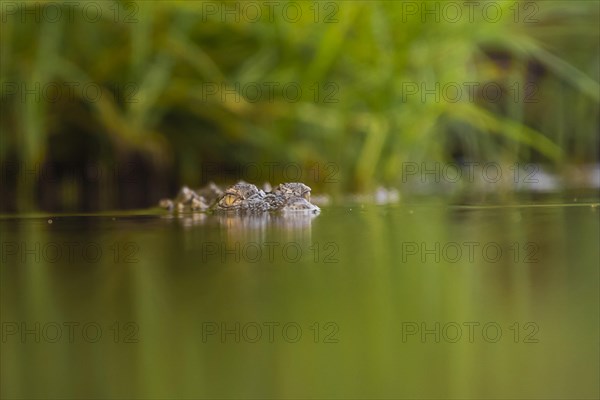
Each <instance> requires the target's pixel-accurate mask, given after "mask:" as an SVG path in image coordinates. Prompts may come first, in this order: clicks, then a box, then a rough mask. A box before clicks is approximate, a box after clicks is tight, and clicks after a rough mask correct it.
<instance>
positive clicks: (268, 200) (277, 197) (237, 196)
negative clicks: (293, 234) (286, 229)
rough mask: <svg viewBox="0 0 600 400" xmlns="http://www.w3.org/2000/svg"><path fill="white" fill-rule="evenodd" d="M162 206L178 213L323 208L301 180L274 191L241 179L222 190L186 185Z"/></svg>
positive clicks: (286, 210)
mask: <svg viewBox="0 0 600 400" xmlns="http://www.w3.org/2000/svg"><path fill="white" fill-rule="evenodd" d="M160 206H161V207H163V208H166V209H168V210H173V209H176V210H177V211H178V212H185V211H207V210H211V211H213V212H217V213H220V212H237V213H264V212H269V211H273V212H275V211H277V212H282V213H290V212H309V213H317V212H319V211H320V209H319V207H317V206H315V205H314V204H312V203H311V202H310V187H308V186H306V185H305V184H303V183H299V182H289V183H282V184H280V185H279V186H277V187H276V188H275V190H273V191H272V192H269V193H265V192H264V191H263V190H260V189H259V188H257V187H256V186H254V185H252V184H250V183H246V182H242V181H240V182H238V183H236V184H235V185H233V186H230V187H229V188H227V189H226V190H225V191H224V192H222V191H221V190H220V189H219V187H218V186H216V185H215V184H214V183H212V182H211V183H210V184H209V185H207V186H206V187H204V188H201V189H199V190H198V191H196V192H194V191H193V190H190V189H189V188H187V187H185V186H184V187H183V188H182V189H181V191H180V192H179V195H178V196H177V197H176V198H175V199H174V200H169V199H165V200H161V202H160Z"/></svg>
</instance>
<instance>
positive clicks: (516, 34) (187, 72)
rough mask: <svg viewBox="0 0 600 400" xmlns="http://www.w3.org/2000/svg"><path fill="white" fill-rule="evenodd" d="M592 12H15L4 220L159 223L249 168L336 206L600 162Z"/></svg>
mask: <svg viewBox="0 0 600 400" xmlns="http://www.w3.org/2000/svg"><path fill="white" fill-rule="evenodd" d="M599 7H600V6H599V3H598V2H596V1H535V2H533V1H527V2H515V1H501V2H479V3H477V4H476V5H473V4H472V5H471V6H465V4H463V3H462V2H396V1H366V2H362V1H343V2H330V1H323V2H289V3H286V2H281V3H277V5H273V4H270V3H268V2H267V3H265V2H249V3H244V2H202V1H185V2H183V1H181V2H176V1H146V2H121V1H118V2H117V1H102V2H94V1H91V2H87V1H79V2H75V3H68V2H67V3H64V4H63V3H60V2H44V1H35V2H27V1H19V2H10V1H7V2H3V3H2V28H1V39H0V40H1V42H0V47H1V60H0V62H1V64H0V80H1V88H2V121H1V125H0V129H1V134H0V138H1V153H0V157H1V159H2V166H3V169H2V179H3V182H2V183H3V184H2V186H3V189H4V190H3V193H2V209H3V210H4V211H26V210H34V209H38V208H40V207H41V208H46V209H54V208H61V207H63V208H67V209H68V208H82V207H83V208H87V209H102V208H132V207H146V206H149V205H153V204H156V201H157V200H158V199H159V198H160V197H161V196H167V195H169V196H170V195H173V194H174V192H175V191H176V190H177V188H178V187H179V186H180V185H181V184H184V183H185V184H189V185H200V184H202V183H205V182H206V181H207V180H210V179H213V177H211V176H209V175H210V172H211V168H212V171H215V170H216V171H218V173H217V174H215V175H216V179H214V180H228V179H227V178H229V177H230V175H235V176H231V177H230V178H231V180H233V179H237V178H244V176H240V175H244V172H247V171H246V170H245V169H243V168H242V173H241V174H235V173H231V171H232V170H233V171H235V170H236V168H238V170H239V166H244V165H248V163H269V162H277V163H293V164H294V165H295V166H299V167H300V168H303V169H305V170H307V171H308V170H310V169H311V168H315V167H314V166H317V167H316V168H318V169H320V170H321V171H325V172H327V170H330V171H333V170H335V172H336V179H335V181H334V182H324V180H323V179H313V180H312V181H311V182H308V183H310V184H312V185H313V186H315V187H316V188H317V189H319V190H322V191H326V192H333V193H339V192H350V191H357V192H362V191H368V190H372V189H373V188H375V187H376V186H377V185H379V184H385V185H390V186H395V187H398V186H400V185H401V183H402V182H401V178H402V177H401V174H402V172H401V171H402V165H404V163H407V162H413V161H417V162H421V161H423V160H426V161H431V162H451V161H456V160H459V161H461V160H463V161H464V160H471V161H485V162H498V163H503V164H506V165H510V164H512V163H515V162H524V163H527V162H535V163H539V164H542V165H545V166H546V167H547V168H550V170H552V171H554V172H556V173H561V172H562V171H565V170H566V166H567V165H580V164H589V163H597V160H598V147H599V134H598V133H599V113H598V110H599V107H598V103H599V100H600V86H599V81H600V79H599V68H600V61H599V60H600V59H599V53H598V48H599V45H600V43H599V25H598V20H599V18H600V13H599ZM269 88H272V89H269ZM298 89H299V90H298ZM271 90H272V91H271ZM236 93H237V94H236ZM281 165H286V164H281ZM207 166H210V168H209V167H207ZM90 170H91V171H90ZM98 170H100V173H98ZM321 173H323V172H321ZM90 175H93V176H94V177H93V179H92V177H90ZM99 175H101V176H99ZM73 176H75V178H74V177H73ZM246 178H250V179H251V177H246ZM261 178H262V176H261ZM281 178H282V177H281V174H280V175H279V176H276V177H275V179H274V180H275V181H280V180H282V179H281ZM304 180H306V179H304ZM92 181H93V182H92ZM309 181H310V180H309ZM259 183H260V182H259Z"/></svg>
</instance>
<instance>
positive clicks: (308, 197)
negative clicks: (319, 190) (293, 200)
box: [302, 192, 310, 201]
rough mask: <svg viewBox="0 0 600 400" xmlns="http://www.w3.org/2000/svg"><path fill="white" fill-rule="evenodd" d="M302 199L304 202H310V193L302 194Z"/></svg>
mask: <svg viewBox="0 0 600 400" xmlns="http://www.w3.org/2000/svg"><path fill="white" fill-rule="evenodd" d="M302 197H303V198H304V200H307V201H310V192H304V193H302Z"/></svg>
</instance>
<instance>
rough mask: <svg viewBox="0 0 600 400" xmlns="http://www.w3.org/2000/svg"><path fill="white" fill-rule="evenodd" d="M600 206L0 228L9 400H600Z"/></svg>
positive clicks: (71, 221) (367, 209)
mask: <svg viewBox="0 0 600 400" xmlns="http://www.w3.org/2000/svg"><path fill="white" fill-rule="evenodd" d="M599 212H600V209H599V208H598V205H597V201H591V202H583V204H582V202H581V201H579V202H577V203H571V204H564V203H560V204H557V203H553V202H549V203H547V204H538V205H533V204H513V205H510V206H490V207H461V206H448V205H443V204H439V203H437V202H420V203H419V204H398V205H385V206H375V205H364V206H361V205H359V204H353V205H347V206H344V207H341V206H335V207H325V208H324V209H323V211H322V213H321V215H319V216H317V217H316V218H302V217H296V218H291V219H290V218H288V219H285V218H281V217H276V216H271V217H268V218H237V217H222V218H217V217H212V216H206V215H195V216H187V217H184V218H173V217H168V216H165V215H164V214H157V213H154V212H152V213H148V212H147V211H144V212H139V213H131V214H102V215H87V216H53V215H43V216H40V215H37V216H29V217H18V218H17V217H4V218H3V219H1V220H0V234H1V236H2V268H1V271H0V272H1V275H0V278H1V279H0V284H1V300H2V307H1V311H2V315H1V319H2V352H1V380H2V385H0V386H1V388H2V389H1V392H2V393H1V394H2V397H3V398H39V397H50V398H167V397H184V398H218V397H226V398H231V397H255V398H282V397H284V398H285V397H291V398H311V397H318V398H336V397H337V398H347V397H352V398H448V397H454V398H597V397H598V395H599V391H598V380H597V379H598V375H599V373H600V371H599V351H600V349H599V344H598V337H599V330H598V327H599V320H598V315H599V275H598V270H599V268H598V266H599V264H600V263H599V254H598V243H599V239H600V238H599V218H598V217H599Z"/></svg>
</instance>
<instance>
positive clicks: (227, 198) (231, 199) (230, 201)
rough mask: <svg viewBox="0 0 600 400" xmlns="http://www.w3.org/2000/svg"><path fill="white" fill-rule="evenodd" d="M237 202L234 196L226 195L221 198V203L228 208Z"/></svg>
mask: <svg viewBox="0 0 600 400" xmlns="http://www.w3.org/2000/svg"><path fill="white" fill-rule="evenodd" d="M236 200H237V196H234V195H232V194H226V195H225V197H223V203H225V205H226V206H230V205H232V204H233V203H235V202H236Z"/></svg>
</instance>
